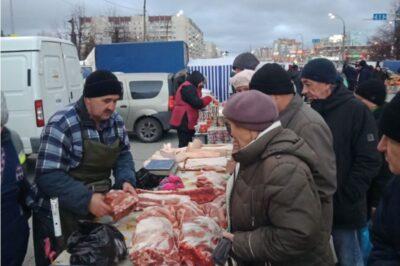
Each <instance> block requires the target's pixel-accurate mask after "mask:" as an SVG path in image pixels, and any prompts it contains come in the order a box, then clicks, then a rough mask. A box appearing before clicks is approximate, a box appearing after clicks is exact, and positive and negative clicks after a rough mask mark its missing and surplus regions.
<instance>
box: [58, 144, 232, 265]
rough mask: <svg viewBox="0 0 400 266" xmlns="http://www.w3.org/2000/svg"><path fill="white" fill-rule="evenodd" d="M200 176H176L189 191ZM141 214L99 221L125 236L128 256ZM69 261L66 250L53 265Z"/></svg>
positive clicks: (190, 173)
mask: <svg viewBox="0 0 400 266" xmlns="http://www.w3.org/2000/svg"><path fill="white" fill-rule="evenodd" d="M225 146H227V147H230V146H231V145H225ZM205 147H206V148H208V149H210V148H213V147H215V146H213V145H205ZM159 156H160V152H159V151H156V152H155V153H154V154H153V156H152V157H157V158H158V157H159ZM226 156H227V157H228V156H230V154H229V153H227V155H226ZM145 165H146V162H145ZM199 174H201V171H185V170H178V171H177V173H176V175H178V176H179V177H180V178H181V179H182V182H183V183H184V185H185V188H189V189H190V188H195V187H196V185H195V183H196V179H195V177H196V176H198V175H199ZM218 174H219V175H221V177H223V178H225V179H226V178H228V176H229V175H228V174H227V173H218ZM141 213H142V212H141V211H137V212H132V213H130V214H129V215H128V216H126V217H124V218H122V219H121V220H119V221H117V222H113V221H112V219H111V217H109V216H107V217H103V218H101V219H99V222H102V223H111V224H112V225H114V226H115V227H116V228H117V229H118V230H119V231H120V232H121V233H122V234H123V235H124V238H125V243H126V246H127V249H128V254H129V253H130V249H131V248H132V236H133V233H134V231H135V228H136V218H137V217H138V216H139V215H140V214H141ZM69 260H70V254H69V253H68V252H67V251H66V250H64V251H63V252H62V253H61V254H60V255H59V256H58V257H57V259H56V260H55V261H54V262H53V263H52V265H57V266H64V265H70V264H69ZM117 265H118V266H126V265H132V262H131V261H130V260H129V257H127V258H126V259H125V260H123V261H121V262H119V263H118V264H117Z"/></svg>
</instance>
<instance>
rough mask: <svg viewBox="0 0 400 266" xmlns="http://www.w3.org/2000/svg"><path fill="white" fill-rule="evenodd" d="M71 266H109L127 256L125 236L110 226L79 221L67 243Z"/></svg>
mask: <svg viewBox="0 0 400 266" xmlns="http://www.w3.org/2000/svg"><path fill="white" fill-rule="evenodd" d="M67 247H68V249H67V251H68V252H69V253H70V254H71V258H70V264H71V265H96V266H109V265H114V264H115V263H116V262H118V261H120V260H123V259H124V258H125V257H126V255H127V249H126V244H125V240H124V236H123V235H122V234H121V232H119V231H118V229H117V228H115V227H114V226H111V225H108V224H101V223H95V222H91V221H79V229H78V230H77V231H75V232H73V233H72V234H71V236H70V237H69V238H68V242H67Z"/></svg>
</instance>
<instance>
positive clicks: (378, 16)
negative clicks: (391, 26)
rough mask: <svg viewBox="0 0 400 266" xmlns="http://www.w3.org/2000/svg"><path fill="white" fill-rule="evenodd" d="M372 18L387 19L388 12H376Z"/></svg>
mask: <svg viewBox="0 0 400 266" xmlns="http://www.w3.org/2000/svg"><path fill="white" fill-rule="evenodd" d="M372 20H387V13H374V14H373V15H372Z"/></svg>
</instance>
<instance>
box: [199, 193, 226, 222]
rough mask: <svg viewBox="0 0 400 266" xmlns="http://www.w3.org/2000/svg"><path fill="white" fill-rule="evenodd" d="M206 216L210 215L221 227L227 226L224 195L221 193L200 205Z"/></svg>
mask: <svg viewBox="0 0 400 266" xmlns="http://www.w3.org/2000/svg"><path fill="white" fill-rule="evenodd" d="M201 208H202V209H203V211H204V213H205V215H206V216H208V217H211V218H212V219H213V220H214V221H216V222H217V223H218V225H219V226H220V227H221V228H227V227H228V221H227V218H226V196H225V195H221V196H219V197H218V198H216V199H215V200H214V201H212V202H208V203H205V204H202V205H201Z"/></svg>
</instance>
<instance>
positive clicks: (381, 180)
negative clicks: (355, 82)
mask: <svg viewBox="0 0 400 266" xmlns="http://www.w3.org/2000/svg"><path fill="white" fill-rule="evenodd" d="M355 96H356V97H357V98H358V99H359V100H360V101H361V102H363V103H364V104H365V105H366V106H367V107H368V109H369V110H371V112H372V114H373V116H374V118H375V122H376V125H377V126H378V125H379V121H380V120H381V117H382V111H383V109H384V107H385V105H386V102H385V99H386V86H385V84H384V83H383V82H382V81H381V80H376V79H370V80H368V81H366V82H363V83H361V84H360V86H359V87H358V88H357V90H356V91H355ZM378 136H379V138H381V137H382V132H378ZM384 159H385V158H384V154H383V153H382V166H381V169H380V171H379V174H378V175H377V176H376V177H374V179H373V180H372V183H371V187H370V189H369V191H368V197H367V200H368V202H367V203H368V205H367V206H368V218H370V217H371V214H373V213H374V212H375V209H376V207H377V206H378V203H379V200H380V198H381V195H382V192H383V190H384V188H385V186H386V184H387V182H388V181H389V180H390V179H391V176H392V175H391V173H390V170H389V166H388V164H387V162H386V161H385V160H384Z"/></svg>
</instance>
